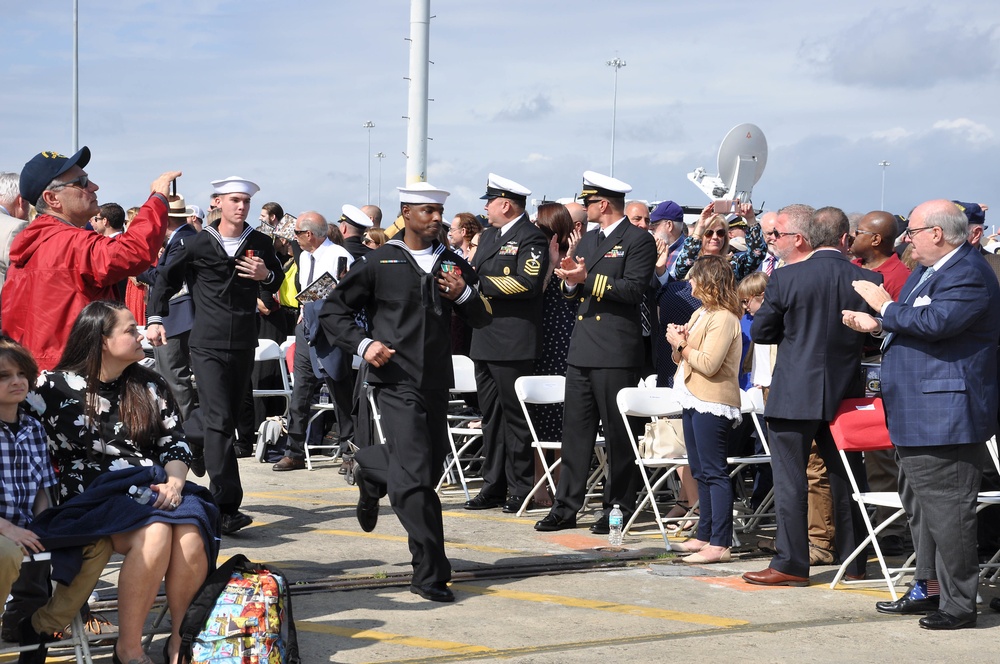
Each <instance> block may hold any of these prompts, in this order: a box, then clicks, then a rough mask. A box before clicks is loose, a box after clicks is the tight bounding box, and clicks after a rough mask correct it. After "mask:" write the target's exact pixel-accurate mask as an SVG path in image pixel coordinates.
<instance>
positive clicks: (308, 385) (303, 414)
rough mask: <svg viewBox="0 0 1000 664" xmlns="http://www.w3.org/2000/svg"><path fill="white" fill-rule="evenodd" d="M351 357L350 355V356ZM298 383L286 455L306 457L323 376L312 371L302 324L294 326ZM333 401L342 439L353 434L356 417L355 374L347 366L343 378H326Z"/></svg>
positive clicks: (293, 402) (293, 394)
mask: <svg viewBox="0 0 1000 664" xmlns="http://www.w3.org/2000/svg"><path fill="white" fill-rule="evenodd" d="M348 361H350V360H349V358H348ZM294 367H295V369H294V371H295V384H294V385H293V386H292V405H291V409H290V410H289V414H288V447H287V449H286V450H285V456H287V457H290V458H292V459H305V458H306V453H305V443H306V428H307V426H308V424H309V418H310V417H311V416H312V411H311V407H312V402H313V396H314V395H315V394H316V390H318V389H319V386H320V382H321V381H320V379H319V378H316V374H315V373H313V365H312V360H311V359H310V357H309V342H308V341H306V335H305V333H304V332H303V331H302V325H301V324H299V325H296V326H295V364H294ZM326 386H327V388H328V389H329V390H330V398H331V400H332V401H333V405H334V413H335V414H336V416H337V431H338V433H339V434H340V440H341V441H345V440H351V439H353V438H354V420H353V419H352V417H351V410H352V409H353V403H352V400H353V394H354V376H353V374H352V373H351V372H350V371H349V370H348V371H346V372H345V377H344V378H343V379H341V380H337V381H334V380H330V379H327V380H326Z"/></svg>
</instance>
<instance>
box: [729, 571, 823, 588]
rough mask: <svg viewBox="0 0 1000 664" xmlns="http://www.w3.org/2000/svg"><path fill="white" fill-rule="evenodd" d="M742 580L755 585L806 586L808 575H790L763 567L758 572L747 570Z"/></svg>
mask: <svg viewBox="0 0 1000 664" xmlns="http://www.w3.org/2000/svg"><path fill="white" fill-rule="evenodd" d="M743 580H744V581H746V582H747V583H752V584H754V585H755V586H808V585H809V577H806V576H792V575H791V574H785V573H784V572H779V571H778V570H776V569H771V568H770V567H768V568H767V569H763V570H761V571H759V572H747V573H746V574H744V575H743Z"/></svg>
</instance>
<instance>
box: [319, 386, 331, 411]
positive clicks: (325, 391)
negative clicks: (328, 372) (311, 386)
mask: <svg viewBox="0 0 1000 664" xmlns="http://www.w3.org/2000/svg"><path fill="white" fill-rule="evenodd" d="M319 405H321V406H329V405H330V388H329V387H327V386H326V383H323V386H322V387H320V388H319Z"/></svg>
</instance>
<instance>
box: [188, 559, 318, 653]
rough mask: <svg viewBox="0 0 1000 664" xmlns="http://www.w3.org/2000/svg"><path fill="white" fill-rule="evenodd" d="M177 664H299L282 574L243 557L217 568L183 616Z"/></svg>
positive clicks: (286, 584) (286, 590)
mask: <svg viewBox="0 0 1000 664" xmlns="http://www.w3.org/2000/svg"><path fill="white" fill-rule="evenodd" d="M180 662H182V664H183V663H190V664H208V663H211V664H300V660H299V645H298V639H297V637H296V633H295V622H294V620H293V619H292V602H291V597H290V595H289V593H288V581H287V580H286V578H285V575H284V574H282V573H281V572H280V571H279V570H277V569H275V568H273V567H269V566H267V565H260V564H256V563H251V562H250V561H249V560H247V558H246V557H245V556H242V555H235V556H233V557H232V558H230V559H229V560H228V561H226V563H225V564H223V565H222V566H220V567H219V568H218V569H216V570H215V572H213V573H212V574H211V575H210V576H209V577H208V579H206V580H205V583H204V584H202V587H201V589H200V590H199V591H198V594H197V595H196V596H195V598H194V601H192V602H191V606H190V607H188V610H187V613H186V614H184V620H183V622H182V623H181V650H180Z"/></svg>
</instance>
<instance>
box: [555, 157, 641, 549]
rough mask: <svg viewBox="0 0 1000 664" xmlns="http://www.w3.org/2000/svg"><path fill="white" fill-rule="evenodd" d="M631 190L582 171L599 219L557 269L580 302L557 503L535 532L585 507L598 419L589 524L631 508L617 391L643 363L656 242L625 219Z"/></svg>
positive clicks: (593, 215)
mask: <svg viewBox="0 0 1000 664" xmlns="http://www.w3.org/2000/svg"><path fill="white" fill-rule="evenodd" d="M630 191H632V187H630V186H629V185H627V184H625V183H624V182H622V181H620V180H616V179H614V178H611V177H608V176H606V175H601V174H599V173H594V172H593V171H587V172H585V173H584V174H583V191H582V192H581V194H580V198H581V199H583V205H584V207H585V208H586V211H587V221H588V222H594V223H598V224H600V229H599V230H594V231H590V232H589V233H587V234H586V235H584V237H583V239H582V240H580V245H579V246H578V247H577V250H576V256H575V257H572V256H567V257H566V258H564V259H563V261H562V264H561V265H560V266H559V267H558V268H557V269H556V270H555V275H556V276H557V277H559V278H560V279H562V280H563V284H562V288H563V293H564V294H565V295H566V297H569V298H577V299H578V300H579V302H580V305H579V309H578V310H577V320H576V324H575V325H574V327H573V335H572V336H571V337H570V342H569V355H568V357H567V362H568V364H569V367H568V368H567V369H566V401H565V407H564V416H563V422H564V425H563V447H562V459H563V464H562V471H561V474H560V476H559V486H558V489H557V491H556V499H555V503H554V504H553V506H552V510H551V511H550V512H549V513H548V515H547V516H546V517H545V518H544V519H542V520H541V521H539V522H538V523H536V524H535V529H536V530H541V531H552V530H562V529H564V528H575V527H576V513H577V511H579V509H580V507H582V506H583V498H584V494H585V492H586V485H587V476H588V475H589V473H590V457H591V454H592V452H593V450H594V441H595V440H596V438H597V425H598V422H604V439H605V449H606V451H607V455H608V477H607V479H606V481H605V483H604V512H603V514H602V516H601V517H600V518H599V519H598V521H597V523H595V524H594V525H593V526H591V529H590V530H591V532H593V533H595V534H607V532H608V528H609V525H608V513H609V512H610V511H611V508H612V507H613V506H614V505H616V504H617V505H619V507H620V508H621V511H622V513H623V514H624V517H625V520H626V521H627V520H628V518H629V515H630V514H631V513H632V512H633V511H635V496H636V489H637V487H638V477H639V476H638V470H637V469H636V466H635V455H634V454H633V452H632V444H631V442H630V440H629V435H628V431H626V430H625V423H624V422H622V418H621V416H620V415H619V414H618V404H617V398H618V392H619V390H621V389H622V388H623V387H635V385H637V384H638V382H639V368H640V367H641V366H642V362H643V345H642V322H641V319H640V314H639V304H640V303H641V302H642V298H643V295H644V294H645V292H646V289H647V288H649V284H650V279H652V277H653V265H654V264H655V263H656V242H655V241H654V240H653V237H652V236H651V235H650V234H649V233H648V232H646V231H644V230H642V229H640V228H637V227H636V226H633V225H632V224H631V223H629V221H628V219H627V218H626V217H625V194H627V193H628V192H630Z"/></svg>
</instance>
